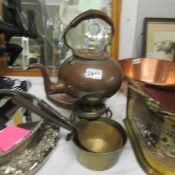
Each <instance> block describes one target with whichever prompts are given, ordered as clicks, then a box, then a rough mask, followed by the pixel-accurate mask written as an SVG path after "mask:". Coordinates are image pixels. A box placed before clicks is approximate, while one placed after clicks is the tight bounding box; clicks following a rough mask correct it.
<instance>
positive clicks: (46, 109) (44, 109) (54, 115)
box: [12, 95, 75, 132]
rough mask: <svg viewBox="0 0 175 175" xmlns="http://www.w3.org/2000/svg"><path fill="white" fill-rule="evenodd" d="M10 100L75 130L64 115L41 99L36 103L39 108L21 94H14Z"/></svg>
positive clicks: (70, 129)
mask: <svg viewBox="0 0 175 175" xmlns="http://www.w3.org/2000/svg"><path fill="white" fill-rule="evenodd" d="M12 102H13V103H15V104H18V105H20V106H22V107H24V108H26V109H28V110H29V111H31V112H33V113H35V114H37V115H39V116H41V117H42V118H44V119H46V120H49V121H51V122H54V123H56V124H58V125H61V126H62V127H64V128H65V129H67V130H69V131H71V132H72V131H75V127H74V126H73V125H72V124H71V123H70V122H68V121H67V120H65V117H63V116H62V115H61V114H60V113H58V112H57V111H55V110H54V109H53V108H52V107H51V106H49V105H48V104H47V103H46V102H44V101H43V100H38V105H39V106H40V107H41V108H39V106H36V105H34V104H32V103H31V102H30V101H29V100H27V99H26V98H25V97H23V96H22V95H16V96H14V97H13V98H12Z"/></svg>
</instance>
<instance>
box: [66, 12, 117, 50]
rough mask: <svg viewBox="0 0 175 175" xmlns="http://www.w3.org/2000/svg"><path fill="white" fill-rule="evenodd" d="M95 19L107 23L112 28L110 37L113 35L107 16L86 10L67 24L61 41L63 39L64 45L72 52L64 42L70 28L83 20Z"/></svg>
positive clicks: (110, 21)
mask: <svg viewBox="0 0 175 175" xmlns="http://www.w3.org/2000/svg"><path fill="white" fill-rule="evenodd" d="M95 18H98V19H102V20H104V21H105V22H106V23H108V24H109V25H110V26H111V28H112V35H113V34H114V26H113V22H112V20H111V18H110V17H109V16H108V15H106V14H105V13H104V12H102V11H100V10H87V11H85V12H84V13H81V14H80V15H78V16H77V17H76V18H74V19H73V20H72V21H71V22H70V23H69V25H68V26H67V27H66V28H65V31H64V34H63V39H64V43H65V45H66V46H67V47H68V48H70V49H71V50H72V47H71V46H70V45H69V44H68V43H67V40H66V35H67V33H68V32H69V30H70V29H71V28H75V27H76V26H77V25H78V24H79V23H80V22H82V21H84V20H88V19H95Z"/></svg>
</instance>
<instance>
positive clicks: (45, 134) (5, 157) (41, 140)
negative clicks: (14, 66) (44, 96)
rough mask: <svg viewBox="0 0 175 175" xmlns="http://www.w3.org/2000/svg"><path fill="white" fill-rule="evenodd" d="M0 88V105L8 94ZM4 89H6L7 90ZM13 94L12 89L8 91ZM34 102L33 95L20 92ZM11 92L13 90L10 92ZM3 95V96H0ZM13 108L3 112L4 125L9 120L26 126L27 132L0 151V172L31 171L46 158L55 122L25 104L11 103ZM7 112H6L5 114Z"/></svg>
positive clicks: (56, 130)
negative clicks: (18, 140)
mask: <svg viewBox="0 0 175 175" xmlns="http://www.w3.org/2000/svg"><path fill="white" fill-rule="evenodd" d="M4 92H5V91H4V90H2V91H1V90H0V97H1V98H0V109H2V107H3V106H4V105H5V104H6V100H7V101H8V100H9V99H10V98H9V97H7V96H8V95H7V96H6V95H4ZM7 92H8V91H7ZM12 92H14V94H15V93H16V91H12ZM20 93H22V94H24V95H26V97H29V98H30V100H33V101H32V102H33V103H35V99H34V98H33V97H34V96H32V95H30V94H27V93H23V92H20ZM12 94H13V93H12ZM2 96H3V97H2ZM12 108H14V110H11V112H9V110H8V111H7V112H4V115H3V116H4V118H5V119H6V118H7V117H9V120H7V121H6V122H4V127H6V126H7V125H9V124H13V125H16V126H17V127H21V128H25V129H30V130H31V133H30V134H29V135H28V136H27V137H26V138H24V139H22V141H20V142H18V143H17V144H16V145H15V146H13V147H12V148H11V149H9V150H8V151H5V152H3V151H0V175H33V174H35V173H36V171H38V170H39V169H40V167H41V166H42V165H43V164H44V163H45V162H46V160H47V159H48V157H49V155H50V153H51V151H52V150H53V149H54V148H55V146H56V143H57V141H58V140H59V137H60V135H59V128H60V127H59V125H58V124H57V125H56V124H55V123H53V122H50V121H46V120H44V119H42V118H41V117H40V116H38V115H36V114H34V113H31V112H30V111H28V110H27V109H26V108H23V107H17V108H16V106H12ZM7 114H8V115H7ZM1 117H2V116H1Z"/></svg>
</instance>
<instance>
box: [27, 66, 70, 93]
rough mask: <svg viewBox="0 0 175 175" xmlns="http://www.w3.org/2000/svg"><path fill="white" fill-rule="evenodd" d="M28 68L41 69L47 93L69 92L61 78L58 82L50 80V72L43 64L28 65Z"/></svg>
mask: <svg viewBox="0 0 175 175" xmlns="http://www.w3.org/2000/svg"><path fill="white" fill-rule="evenodd" d="M27 69H39V71H40V72H41V75H42V77H43V80H44V87H45V91H46V93H47V95H51V94H55V93H66V92H67V91H66V86H65V84H64V82H63V81H61V80H60V81H59V82H57V83H54V82H52V81H50V78H49V75H48V72H47V70H46V68H45V67H44V66H43V65H42V64H32V65H30V66H28V67H27Z"/></svg>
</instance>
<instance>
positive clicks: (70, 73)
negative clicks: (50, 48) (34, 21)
mask: <svg viewBox="0 0 175 175" xmlns="http://www.w3.org/2000/svg"><path fill="white" fill-rule="evenodd" d="M97 19H98V20H100V21H103V23H104V24H105V29H104V30H103V31H102V32H103V33H101V34H100V32H101V30H102V29H101V28H100V27H99V26H98V23H97V22H96V20H97ZM89 20H91V21H92V20H95V23H93V26H94V28H93V27H92V28H91V29H89V30H90V31H88V32H86V33H85V34H82V36H83V37H82V38H83V39H84V40H83V43H84V42H86V43H88V45H87V46H86V47H85V46H84V45H83V46H81V44H82V42H80V43H78V44H77V46H78V47H75V45H74V42H73V43H72V41H71V37H70V35H71V32H72V31H74V30H76V28H78V27H79V26H80V23H83V22H87V21H89ZM83 25H84V26H85V28H87V26H88V25H87V24H84V23H83ZM109 31H110V32H109ZM113 32H114V28H113V23H112V20H111V19H110V18H109V17H108V16H107V15H106V14H105V13H103V12H101V11H98V10H88V11H86V12H84V13H82V14H80V15H79V16H77V17H76V18H75V19H73V20H72V21H71V22H70V24H69V25H68V26H67V28H66V29H65V32H64V42H65V44H66V46H67V47H68V48H69V49H70V50H71V51H72V56H70V57H69V58H67V59H65V61H63V63H62V64H61V66H60V69H59V72H58V79H59V80H58V82H57V83H53V82H51V81H50V79H49V77H48V75H47V72H46V70H45V68H44V67H43V66H41V65H33V66H32V67H33V68H39V69H40V70H41V73H42V75H43V78H44V85H45V90H46V93H47V95H49V96H50V97H51V96H52V97H53V96H54V95H55V96H57V97H58V94H67V95H68V96H70V97H71V98H76V99H78V100H81V101H83V103H88V104H96V103H99V101H102V100H103V99H105V98H108V97H110V96H112V95H113V94H115V93H116V91H117V90H118V89H119V88H120V85H121V82H122V73H121V68H120V65H119V64H118V62H117V61H115V60H113V59H112V58H111V57H110V56H109V53H108V52H107V51H106V50H107V45H108V44H109V43H110V40H111V37H112V34H113ZM78 34H79V30H76V32H74V34H72V35H77V36H78ZM102 34H105V35H104V37H102V36H103V35H102ZM107 34H108V35H107ZM96 35H97V36H99V38H98V41H97V37H96ZM100 37H102V38H100ZM94 38H95V39H94ZM76 40H77V39H76ZM79 40H80V39H78V40H77V42H78V41H79ZM104 40H105V42H104ZM102 43H104V44H102ZM58 98H59V97H58ZM65 99H66V98H65ZM55 100H56V99H55ZM58 101H59V99H58ZM75 101H76V100H75ZM63 103H64V101H63Z"/></svg>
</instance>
